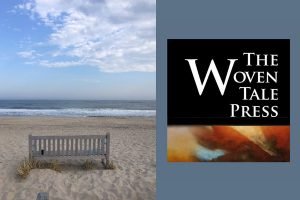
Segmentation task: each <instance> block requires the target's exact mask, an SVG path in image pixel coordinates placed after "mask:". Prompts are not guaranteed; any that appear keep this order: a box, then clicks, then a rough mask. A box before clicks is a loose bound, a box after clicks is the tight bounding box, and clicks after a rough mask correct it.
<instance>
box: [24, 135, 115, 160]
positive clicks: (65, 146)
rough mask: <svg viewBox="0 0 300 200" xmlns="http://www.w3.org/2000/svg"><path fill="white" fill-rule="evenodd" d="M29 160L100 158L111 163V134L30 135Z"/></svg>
mask: <svg viewBox="0 0 300 200" xmlns="http://www.w3.org/2000/svg"><path fill="white" fill-rule="evenodd" d="M28 141H29V158H31V159H56V158H60V157H64V158H67V157H74V156H80V157H92V156H98V157H99V156H100V157H102V158H105V162H106V164H108V163H109V146H110V134H109V133H107V134H106V135H75V136H32V135H29V140H28Z"/></svg>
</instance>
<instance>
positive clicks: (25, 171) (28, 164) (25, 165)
mask: <svg viewBox="0 0 300 200" xmlns="http://www.w3.org/2000/svg"><path fill="white" fill-rule="evenodd" d="M32 169H52V170H54V171H57V172H61V167H60V165H59V162H58V161H57V160H53V161H51V162H41V161H38V160H32V159H27V158H25V159H24V160H23V161H22V162H21V163H20V165H19V166H18V167H17V175H18V176H19V177H20V178H23V179H25V178H26V177H27V176H28V175H29V173H30V171H31V170H32Z"/></svg>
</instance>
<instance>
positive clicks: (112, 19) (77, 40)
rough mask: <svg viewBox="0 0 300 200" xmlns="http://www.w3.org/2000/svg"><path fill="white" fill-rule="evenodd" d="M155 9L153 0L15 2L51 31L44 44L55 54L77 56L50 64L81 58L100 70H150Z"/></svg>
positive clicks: (153, 41) (153, 51) (42, 0)
mask: <svg viewBox="0 0 300 200" xmlns="http://www.w3.org/2000/svg"><path fill="white" fill-rule="evenodd" d="M155 7H156V2H155V0H123V1H119V0H109V1H104V0H70V1H64V0H32V1H28V2H26V3H24V4H21V5H18V6H17V8H18V9H22V10H25V11H27V12H28V15H29V16H31V18H34V19H35V20H38V21H39V22H40V23H42V24H43V25H45V26H47V27H49V28H50V29H51V33H50V35H49V40H48V41H47V42H48V44H49V45H51V46H53V47H55V48H56V53H55V56H63V57H67V58H69V59H74V60H76V61H74V63H73V64H74V65H72V62H71V63H66V64H62V63H61V62H60V61H58V62H54V63H52V64H53V65H54V66H55V65H62V66H66V67H67V66H76V65H78V63H79V62H80V64H82V65H87V66H96V67H98V68H100V70H101V71H104V72H128V71H142V72H154V71H155V49H156V43H155V28H156V27H155V26H156V25H155V24H156V19H155ZM52 56H54V55H52ZM78 60H79V61H78ZM50 62H51V61H47V62H46V64H44V65H46V66H47V65H50Z"/></svg>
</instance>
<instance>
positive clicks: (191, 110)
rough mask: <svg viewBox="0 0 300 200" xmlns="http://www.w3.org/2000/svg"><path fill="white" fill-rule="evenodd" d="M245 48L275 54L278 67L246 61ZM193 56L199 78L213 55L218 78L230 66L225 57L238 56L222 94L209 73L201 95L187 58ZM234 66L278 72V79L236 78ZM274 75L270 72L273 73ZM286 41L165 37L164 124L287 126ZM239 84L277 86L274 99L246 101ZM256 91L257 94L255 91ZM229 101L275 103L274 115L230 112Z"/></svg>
mask: <svg viewBox="0 0 300 200" xmlns="http://www.w3.org/2000/svg"><path fill="white" fill-rule="evenodd" d="M244 52H254V53H256V54H278V64H279V65H278V66H256V63H255V62H253V61H255V59H252V66H246V64H247V60H246V58H247V56H243V53H244ZM185 59H198V60H197V61H196V64H197V68H198V72H199V75H200V79H201V80H202V81H203V80H204V77H205V75H206V72H207V69H208V67H209V64H210V62H211V60H212V59H214V61H215V63H216V66H217V69H218V71H219V73H220V76H221V78H222V81H224V80H225V77H226V73H227V70H228V67H229V61H228V60H227V59H238V60H237V61H236V62H235V64H234V67H233V70H232V72H231V76H230V78H229V81H228V84H227V87H226V90H225V93H224V96H221V94H220V91H219V88H218V86H217V84H216V81H215V79H214V77H213V75H212V73H211V74H210V76H209V78H208V82H207V84H206V86H205V88H204V91H203V93H202V96H200V95H199V93H198V91H197V87H196V84H195V81H194V78H193V75H192V72H191V69H190V66H189V64H188V62H187V61H186V60H185ZM236 71H249V72H250V75H251V73H252V71H269V72H272V71H278V82H277V83H273V82H272V81H270V82H271V83H268V84H261V83H256V80H257V79H254V83H251V84H249V83H248V82H245V83H243V84H238V83H235V82H234V80H233V74H234V73H235V72H236ZM271 74H273V73H271ZM289 77H290V41H289V40H287V39H243V40H241V39H224V40H221V39H212V40H208V39H203V40H202V39H168V124H169V125H174V124H199V125H200V124H203V125H289V123H290V80H289ZM240 86H244V87H246V86H250V87H252V88H256V89H257V91H260V90H259V88H266V91H267V92H269V88H278V98H279V100H276V101H258V100H252V101H244V100H242V99H243V91H242V90H240V89H239V87H240ZM259 94H260V93H259ZM230 104H239V105H240V106H241V105H249V106H252V105H256V106H264V105H269V106H270V107H271V106H273V105H278V107H279V115H278V117H276V118H271V117H268V118H263V117H251V118H249V117H244V118H242V117H236V118H232V117H230V114H231V110H230V109H231V107H230Z"/></svg>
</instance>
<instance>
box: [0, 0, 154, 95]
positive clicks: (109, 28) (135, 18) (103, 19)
mask: <svg viewBox="0 0 300 200" xmlns="http://www.w3.org/2000/svg"><path fill="white" fill-rule="evenodd" d="M155 7H156V2H155V0H122V1H120V0H107V1H105V0H25V1H16V0H9V1H2V2H1V6H0V99H87V100H89V99H90V100H96V99H103V100H105V99H116V100H126V99H128V100H138V99H140V100H152V99H155V87H156V86H155V78H156V76H155V71H156V66H155V52H156V43H155V32H156V30H155V29H156V19H155V14H156V13H155V9H156V8H155Z"/></svg>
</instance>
